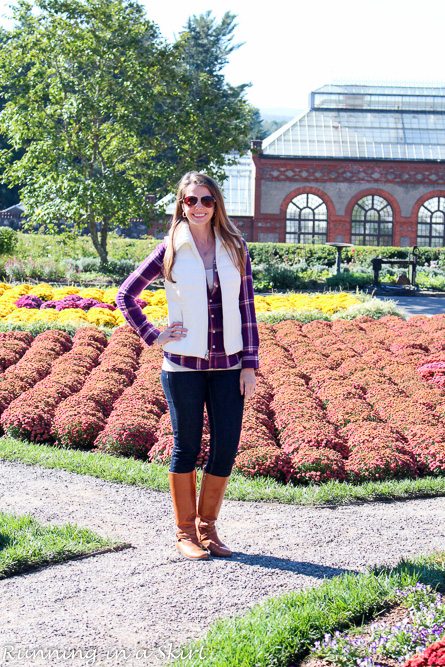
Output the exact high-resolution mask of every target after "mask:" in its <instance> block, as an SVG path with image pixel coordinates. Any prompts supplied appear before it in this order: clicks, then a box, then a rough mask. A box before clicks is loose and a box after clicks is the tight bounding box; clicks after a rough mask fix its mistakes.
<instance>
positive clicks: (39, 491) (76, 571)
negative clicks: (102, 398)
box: [0, 462, 445, 667]
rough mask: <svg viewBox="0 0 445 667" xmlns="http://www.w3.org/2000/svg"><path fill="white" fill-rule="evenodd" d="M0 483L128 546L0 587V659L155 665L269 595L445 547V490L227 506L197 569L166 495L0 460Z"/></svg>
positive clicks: (5, 498) (34, 507)
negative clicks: (375, 499)
mask: <svg viewBox="0 0 445 667" xmlns="http://www.w3.org/2000/svg"><path fill="white" fill-rule="evenodd" d="M0 480H1V481H0V507H1V509H2V510H4V511H10V512H16V513H18V514H24V513H30V514H32V516H34V517H35V518H37V519H39V520H40V521H42V522H51V523H55V524H57V523H66V522H68V521H70V522H75V523H77V524H78V525H79V526H83V527H88V528H91V529H93V530H95V531H96V532H98V533H99V534H102V535H109V536H114V537H116V538H118V539H119V540H122V541H125V542H129V543H131V544H132V546H133V548H131V549H126V550H124V551H120V552H116V553H109V554H104V555H99V556H95V557H92V558H87V559H83V560H77V561H70V562H67V563H64V564H61V565H56V566H53V567H49V568H46V569H42V570H39V571H34V572H31V573H28V574H26V575H23V576H16V577H12V578H10V579H6V580H3V581H0V664H1V665H3V664H5V665H8V666H15V665H21V666H23V665H26V666H28V665H48V666H50V667H53V666H55V665H67V666H68V665H69V666H70V667H71V666H73V665H129V666H141V665H144V666H145V665H162V664H165V663H166V662H168V660H167V658H166V657H165V656H167V655H168V654H169V651H171V650H173V651H174V650H175V649H176V650H177V647H178V646H179V645H180V644H182V643H184V642H185V641H187V640H188V639H191V638H194V637H199V636H202V635H203V634H205V632H206V629H207V628H208V626H209V625H210V623H211V622H213V621H215V620H216V619H218V618H221V617H224V616H228V615H234V614H239V613H241V612H243V611H245V610H246V609H248V608H249V607H250V606H252V605H254V604H255V603H258V602H261V601H262V600H264V599H266V598H267V597H270V596H275V595H279V594H280V593H284V592H285V591H292V590H296V589H299V588H302V587H305V586H313V585H316V584H317V583H318V582H320V581H321V580H322V579H323V578H324V577H331V576H333V575H336V574H339V573H341V572H344V571H345V570H352V571H360V570H363V569H364V568H365V567H366V566H368V565H374V564H384V563H388V564H395V563H396V562H397V561H398V560H399V559H400V558H401V557H402V556H410V555H414V554H417V553H422V552H424V553H425V552H431V551H433V550H437V549H441V550H445V526H444V523H443V517H444V516H445V498H434V499H421V500H412V501H407V502H394V503H375V504H370V505H356V506H347V507H339V508H307V507H299V506H289V505H278V504H259V503H242V502H234V501H226V502H225V503H224V504H223V508H222V511H221V517H220V522H219V525H220V532H221V535H222V536H223V538H224V539H225V540H226V541H227V543H228V544H229V545H231V546H232V547H233V549H234V551H235V553H234V556H233V558H232V559H230V560H223V559H212V560H209V561H207V562H206V561H201V562H196V563H193V562H190V561H186V560H182V559H181V557H180V555H179V553H178V552H177V551H176V549H175V547H174V524H173V513H172V508H171V503H170V498H169V495H168V494H165V493H160V492H156V491H150V490H145V489H140V488H135V487H130V486H128V487H127V486H123V485H119V484H113V483H110V482H104V481H101V480H97V479H94V478H92V477H82V476H80V475H76V474H73V473H68V472H65V471H59V470H45V469H43V468H39V467H33V466H26V465H22V464H17V463H6V462H0ZM20 649H21V650H25V649H26V650H28V651H29V650H31V649H41V650H42V651H43V658H41V657H37V658H36V659H34V658H33V657H32V654H28V655H27V657H26V654H23V653H22V656H25V657H20V653H19V650H20ZM49 649H53V650H54V649H57V650H58V651H59V653H53V655H52V657H50V656H49V654H48V650H49ZM74 649H75V650H77V651H78V654H77V655H78V657H76V658H72V653H70V651H73V650H74ZM63 650H65V651H67V653H66V654H65V657H63V654H62V651H63ZM117 650H120V651H124V652H121V653H120V654H119V655H118V657H116V651H117ZM202 664H205V660H204V661H203V662H202Z"/></svg>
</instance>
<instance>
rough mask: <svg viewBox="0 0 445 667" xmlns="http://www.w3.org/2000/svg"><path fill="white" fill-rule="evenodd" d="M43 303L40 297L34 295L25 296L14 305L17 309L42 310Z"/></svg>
mask: <svg viewBox="0 0 445 667" xmlns="http://www.w3.org/2000/svg"><path fill="white" fill-rule="evenodd" d="M42 303H43V301H42V299H39V297H38V296H35V295H34V294H25V295H24V296H21V297H20V299H18V300H17V301H15V302H14V305H15V306H17V308H40V306H41V305H42Z"/></svg>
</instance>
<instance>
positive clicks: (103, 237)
mask: <svg viewBox="0 0 445 667" xmlns="http://www.w3.org/2000/svg"><path fill="white" fill-rule="evenodd" d="M109 226H110V221H109V219H108V218H104V219H103V220H102V226H101V228H100V246H101V248H102V252H103V254H104V256H105V257H106V258H107V259H106V262H105V264H107V263H108V250H107V239H108V228H109Z"/></svg>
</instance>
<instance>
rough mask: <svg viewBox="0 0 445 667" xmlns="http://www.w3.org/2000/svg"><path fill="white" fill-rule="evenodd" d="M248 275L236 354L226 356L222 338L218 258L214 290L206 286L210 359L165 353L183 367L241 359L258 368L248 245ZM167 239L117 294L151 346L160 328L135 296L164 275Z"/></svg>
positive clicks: (225, 364)
mask: <svg viewBox="0 0 445 667" xmlns="http://www.w3.org/2000/svg"><path fill="white" fill-rule="evenodd" d="M243 243H244V249H245V251H246V275H245V276H244V277H243V278H241V288H240V293H239V308H240V313H241V322H242V327H241V333H242V337H243V349H242V351H240V352H237V353H236V354H231V355H226V353H225V351H224V340H223V311H222V296H221V287H220V284H219V278H218V270H217V268H216V260H213V277H214V285H213V290H212V291H210V289H209V288H208V287H207V300H208V310H209V333H208V350H209V358H208V359H201V358H200V357H188V356H183V355H178V354H172V353H170V352H165V351H164V356H165V357H167V359H169V360H170V361H172V362H173V363H175V364H179V365H180V366H185V367H186V368H190V369H193V370H209V369H227V368H231V367H232V366H236V364H238V362H239V361H241V365H242V367H243V368H258V346H259V340H258V328H257V323H256V317H255V304H254V295H253V284H252V268H251V265H250V257H249V253H248V250H247V245H246V244H245V242H244V241H243ZM165 249H166V246H165V242H164V241H163V242H162V243H160V244H159V245H158V246H157V247H156V248H155V249H154V250H153V252H152V253H151V254H150V255H149V256H148V257H147V259H146V260H145V261H144V262H142V264H141V265H140V266H139V267H138V268H137V269H136V270H135V271H133V273H132V274H131V275H130V276H129V277H128V278H127V280H126V281H125V282H124V283H123V284H122V286H121V287H120V289H119V292H118V294H117V296H116V303H117V306H118V308H119V310H120V311H121V313H122V314H123V316H124V317H125V319H126V321H127V322H128V324H129V325H130V326H131V327H133V329H134V330H135V331H136V332H137V333H138V334H139V336H141V338H142V339H143V340H144V341H145V342H146V343H147V345H152V344H153V343H154V341H155V340H156V338H157V337H158V336H159V333H160V331H159V329H156V327H154V326H153V324H151V323H150V322H149V321H148V320H147V317H146V316H145V315H144V313H143V312H142V308H141V307H140V306H138V304H137V303H136V298H137V297H138V296H139V294H140V293H141V292H142V290H144V289H145V288H146V287H147V285H149V284H150V283H151V282H153V280H156V278H159V276H163V275H164V254H165Z"/></svg>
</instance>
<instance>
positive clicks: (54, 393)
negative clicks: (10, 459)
mask: <svg viewBox="0 0 445 667" xmlns="http://www.w3.org/2000/svg"><path fill="white" fill-rule="evenodd" d="M93 331H94V330H93ZM94 335H96V332H95V331H94ZM102 337H103V339H104V340H103V342H104V344H106V338H105V336H103V334H102ZM68 338H69V337H68ZM87 340H88V339H87V338H85V335H83V336H79V337H77V338H76V335H75V336H74V338H73V341H72V349H71V350H70V351H69V352H67V353H66V354H64V355H63V356H62V357H60V358H58V359H56V361H55V362H54V363H53V364H52V367H51V373H50V374H49V375H48V376H47V377H46V378H45V379H43V380H41V381H40V382H38V383H37V384H36V385H35V386H34V387H33V388H32V389H30V390H29V391H26V392H24V393H22V394H21V395H20V396H19V397H18V398H17V399H15V400H14V401H13V402H12V403H11V404H10V406H9V407H8V408H7V409H6V410H5V411H4V412H3V414H2V417H1V423H2V426H3V428H4V430H5V432H6V433H8V435H11V436H15V437H19V438H26V439H29V440H32V441H33V440H35V441H40V442H42V441H46V440H49V439H50V437H51V429H52V425H53V419H54V413H55V411H56V408H57V406H58V405H59V404H60V403H62V402H63V401H64V400H65V399H66V398H68V396H71V394H73V393H75V392H78V391H79V390H80V389H81V387H82V385H83V383H84V382H85V380H86V378H87V376H88V375H89V373H90V372H91V370H92V369H93V368H94V366H95V365H96V364H97V361H98V359H99V351H98V350H97V349H95V347H91V348H90V347H88V345H87V344H86V342H87ZM67 342H68V341H67ZM69 342H71V340H70V341H69Z"/></svg>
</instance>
